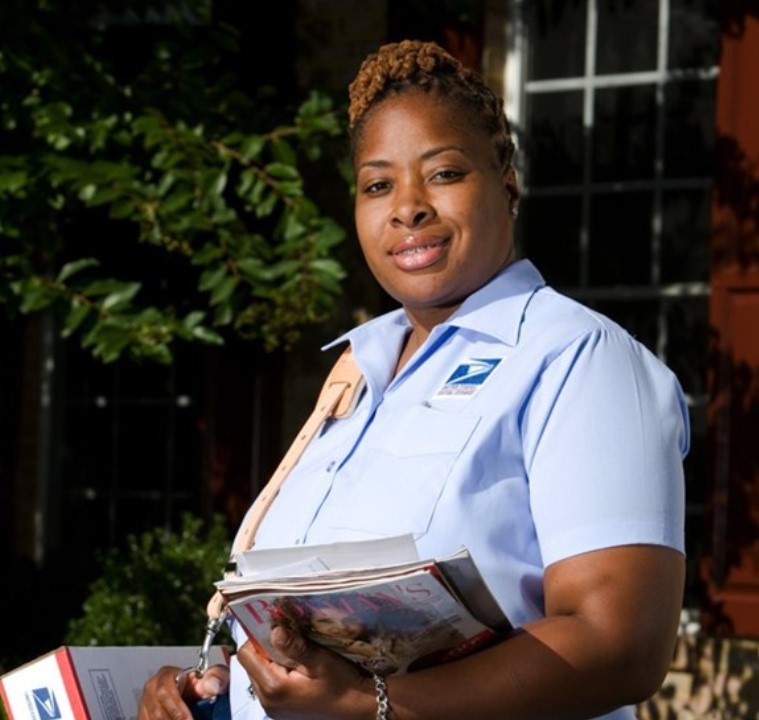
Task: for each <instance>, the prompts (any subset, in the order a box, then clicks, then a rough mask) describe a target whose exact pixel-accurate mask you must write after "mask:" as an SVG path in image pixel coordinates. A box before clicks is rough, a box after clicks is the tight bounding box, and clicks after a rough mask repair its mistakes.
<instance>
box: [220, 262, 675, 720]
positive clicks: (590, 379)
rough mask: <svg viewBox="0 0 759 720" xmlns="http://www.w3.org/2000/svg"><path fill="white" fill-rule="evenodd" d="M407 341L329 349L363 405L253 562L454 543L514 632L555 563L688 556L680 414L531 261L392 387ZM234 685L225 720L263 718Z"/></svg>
mask: <svg viewBox="0 0 759 720" xmlns="http://www.w3.org/2000/svg"><path fill="white" fill-rule="evenodd" d="M409 328H410V325H409V322H408V319H407V317H406V315H405V313H404V311H403V310H397V311H394V312H391V313H388V314H386V315H383V316H381V317H379V318H376V319H374V320H372V321H370V322H367V323H365V324H364V325H361V326H359V327H357V328H355V329H354V330H352V331H351V332H349V333H347V334H346V335H345V336H344V337H342V338H340V339H338V340H337V341H335V343H333V344H332V345H335V344H338V343H340V342H341V341H345V340H348V341H350V343H351V345H352V346H353V352H354V356H355V359H356V362H357V363H358V365H359V367H360V368H361V370H362V371H363V373H364V376H365V377H366V380H367V388H366V391H365V393H364V395H363V397H362V399H361V401H360V403H359V405H358V407H357V409H356V411H355V412H354V413H353V414H352V415H351V416H350V417H349V418H347V419H344V420H340V421H336V422H332V423H331V424H329V425H328V426H327V427H325V428H324V430H323V432H322V433H321V435H320V436H319V437H318V438H317V439H315V440H314V441H313V442H312V443H311V445H310V446H309V447H308V449H307V450H306V452H305V453H304V455H303V457H302V458H301V460H300V462H299V463H298V465H297V466H296V467H295V468H294V469H293V470H292V472H291V475H290V477H288V479H287V481H286V482H285V484H284V486H283V488H282V491H281V492H280V495H279V497H278V498H277V500H276V501H275V503H274V505H273V506H272V508H271V510H270V511H269V512H268V514H267V515H266V518H265V519H264V521H263V524H262V525H261V528H260V530H259V531H258V535H257V539H256V546H257V547H259V548H262V547H276V546H289V545H293V544H305V543H308V544H313V543H325V542H333V541H340V540H366V539H370V538H380V537H385V536H391V535H398V534H402V533H408V532H411V533H413V535H414V537H415V538H416V542H417V546H418V548H419V553H420V555H421V556H422V557H432V556H440V555H446V554H448V553H452V552H454V551H455V550H457V549H458V548H459V547H461V546H462V545H465V546H466V547H468V548H469V550H470V551H471V553H472V555H473V557H474V559H475V561H476V563H477V565H478V567H479V568H480V570H481V572H482V574H483V576H484V577H485V580H486V581H487V583H488V585H489V586H490V588H491V590H492V591H493V594H494V595H495V597H496V598H497V599H498V601H499V602H500V603H501V605H502V607H503V609H504V611H505V613H506V615H507V616H508V617H509V618H510V620H511V622H512V623H513V625H515V626H519V625H522V624H523V623H526V622H528V621H530V620H534V619H536V618H539V617H541V616H542V614H543V572H544V568H545V567H546V566H547V565H550V564H551V563H554V562H557V561H559V560H562V559H563V558H567V557H570V556H572V555H576V554H578V553H583V552H587V551H590V550H596V549H599V548H606V547H611V546H617V545H628V544H635V543H649V544H656V545H665V546H669V547H672V548H675V549H677V550H679V551H681V552H682V551H684V529H683V526H684V484H683V467H682V459H683V456H684V455H685V453H686V452H687V448H688V442H689V426H688V412H687V408H686V404H685V401H684V398H683V395H682V392H681V389H680V386H679V384H678V382H677V380H676V378H675V377H674V375H673V374H672V372H671V371H670V370H669V369H668V368H667V367H666V366H665V365H663V364H662V363H661V362H660V361H659V360H658V359H657V358H656V357H655V356H654V355H653V354H651V353H650V352H649V351H648V350H647V349H646V348H645V347H644V346H643V345H641V344H640V343H638V342H637V341H636V340H634V339H633V338H632V337H631V336H630V335H629V334H628V333H627V332H626V331H624V330H623V329H622V328H620V327H619V326H618V325H616V324H615V323H614V322H612V321H611V320H609V319H608V318H605V317H603V316H601V315H599V314H598V313H595V312H593V311H591V310H589V309H588V308H586V307H584V306H582V305H580V304H578V303H576V302H574V301H573V300H570V299H568V298H566V297H564V296H562V295H560V294H558V293H557V292H555V291H554V290H552V289H551V288H549V287H547V286H546V285H545V283H544V281H543V279H542V277H541V276H540V274H539V273H538V271H537V270H536V269H535V267H534V266H533V265H532V264H531V263H530V262H529V261H526V260H522V261H519V262H516V263H514V264H512V265H510V266H509V267H507V268H506V269H505V270H504V271H502V272H501V273H500V274H499V275H498V276H497V277H495V278H494V279H493V280H491V281H490V282H489V283H488V284H487V285H485V286H484V287H482V288H481V289H480V290H478V291H477V292H476V293H474V294H472V295H471V296H470V297H469V298H468V299H467V300H466V301H465V302H464V303H463V304H462V305H461V307H460V308H459V309H458V310H457V311H456V312H455V313H454V314H453V315H452V316H451V317H450V318H449V319H448V320H446V321H445V322H444V323H442V324H440V325H438V326H437V327H435V328H434V329H433V331H432V332H431V333H430V335H429V337H428V339H427V340H426V342H425V343H424V345H423V346H422V347H421V348H419V350H418V351H417V352H416V354H415V355H414V357H413V358H412V359H411V360H410V361H409V362H408V364H407V365H406V366H405V367H404V368H403V370H402V371H401V373H400V374H399V375H398V376H397V377H395V378H394V377H393V373H394V368H395V365H396V362H397V359H398V355H399V353H400V349H401V345H402V342H403V338H404V336H405V335H406V333H407V332H408V330H409ZM237 637H238V639H239V640H240V641H243V640H244V638H243V637H242V636H240V635H239V629H238V630H237ZM235 664H236V663H235ZM493 672H494V673H496V672H498V670H497V668H494V670H493ZM247 685H248V681H247V677H246V676H245V674H244V672H242V671H241V669H240V668H239V667H233V693H232V706H233V713H235V716H236V717H239V718H245V720H254V719H255V720H258V718H263V717H265V715H264V713H263V710H262V709H261V708H260V706H259V705H258V704H257V703H255V702H253V701H250V699H249V698H248V697H247V694H246V692H245V689H246V688H247ZM391 701H392V698H391ZM606 717H608V718H614V719H615V720H619V719H621V718H632V717H633V713H632V711H631V710H630V709H629V708H627V709H622V710H619V711H617V712H615V713H612V714H610V715H608V716H606Z"/></svg>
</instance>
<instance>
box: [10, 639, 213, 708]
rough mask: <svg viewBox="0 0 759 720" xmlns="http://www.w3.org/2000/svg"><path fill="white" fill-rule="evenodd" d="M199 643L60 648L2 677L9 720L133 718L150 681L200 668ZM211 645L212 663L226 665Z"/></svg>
mask: <svg viewBox="0 0 759 720" xmlns="http://www.w3.org/2000/svg"><path fill="white" fill-rule="evenodd" d="M198 649H199V648H198V647H190V646H181V647H170V646H169V647H167V646H156V647H71V646H66V647H60V648H58V649H57V650H53V651H51V652H49V653H47V654H46V655H42V656H41V657H39V658H37V659H36V660H32V661H31V662H28V663H26V664H25V665H22V666H21V667H19V668H16V669H15V670H11V671H10V672H8V673H6V674H5V675H3V676H2V677H0V695H1V696H2V699H3V703H4V704H5V708H6V710H7V712H8V718H9V720H134V719H135V718H136V717H137V704H138V702H139V700H140V695H141V694H142V688H143V686H144V684H145V682H146V680H147V679H148V678H149V677H151V676H152V675H153V674H155V672H156V671H157V670H158V669H159V668H160V667H162V666H163V665H176V666H178V667H182V668H184V667H190V666H193V667H194V666H195V664H196V663H197V661H198ZM227 660H228V657H227V655H226V651H225V650H224V649H223V648H222V647H221V646H214V647H213V648H212V652H211V657H210V662H211V664H224V665H226V664H227Z"/></svg>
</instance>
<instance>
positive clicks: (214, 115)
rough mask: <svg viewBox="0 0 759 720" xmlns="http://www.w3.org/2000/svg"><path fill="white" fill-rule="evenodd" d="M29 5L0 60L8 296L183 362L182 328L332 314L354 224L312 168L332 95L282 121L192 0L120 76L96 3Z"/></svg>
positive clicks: (213, 334) (187, 332)
mask: <svg viewBox="0 0 759 720" xmlns="http://www.w3.org/2000/svg"><path fill="white" fill-rule="evenodd" d="M32 6H38V7H36V8H35V7H28V6H27V5H25V4H22V3H17V16H20V17H16V38H15V42H14V43H13V44H12V45H9V46H8V49H7V50H6V49H5V48H4V49H3V53H2V57H0V82H2V84H3V87H4V88H10V89H11V91H10V92H7V93H4V94H3V97H2V99H0V140H2V141H3V142H2V144H0V148H2V150H0V303H5V306H6V310H7V311H8V312H11V313H13V312H21V313H33V312H39V311H42V310H49V311H51V312H54V313H56V316H57V317H58V318H59V322H60V329H61V333H62V335H63V336H64V337H72V338H77V339H78V341H79V342H80V343H81V345H82V346H83V347H85V348H88V349H89V350H90V351H91V352H92V353H93V355H95V356H96V357H98V358H100V359H102V360H103V361H106V362H110V361H113V360H116V359H118V358H119V357H122V356H123V355H129V356H132V357H137V358H150V359H153V360H157V361H160V362H170V361H171V357H172V354H171V351H172V346H173V343H175V342H176V341H177V340H182V341H187V342H201V343H220V342H223V340H224V338H225V337H226V336H228V335H229V334H239V335H242V336H243V337H245V338H250V339H253V340H257V341H260V342H262V343H263V344H264V346H265V347H266V348H268V349H274V348H276V347H281V346H285V347H286V346H288V345H289V344H291V343H292V342H293V341H294V340H295V339H296V338H297V336H298V334H299V332H300V331H301V329H302V328H303V327H304V326H306V325H308V324H311V323H316V322H320V321H322V320H324V319H325V318H326V317H328V315H329V312H330V310H331V309H332V307H333V304H334V301H335V298H336V296H337V295H338V294H339V292H340V288H341V280H342V279H343V277H344V271H343V268H342V266H341V265H340V264H339V262H338V261H337V260H336V259H335V257H334V255H335V248H336V246H337V245H338V244H339V243H340V242H341V241H342V240H343V238H344V237H345V231H344V230H343V229H342V227H340V225H339V224H338V223H336V222H335V221H334V220H333V219H331V218H329V217H327V216H325V215H324V214H323V213H322V212H321V211H320V209H319V208H318V206H317V204H316V203H315V202H314V200H313V199H312V197H311V196H310V190H309V188H308V185H307V182H306V181H305V179H304V174H303V168H304V167H312V166H313V165H314V163H318V162H325V157H324V148H325V147H327V146H329V139H330V138H333V137H335V136H337V135H339V134H341V133H342V127H341V123H340V121H339V120H338V117H337V114H336V113H335V110H334V107H333V104H332V102H331V100H330V99H329V98H328V97H326V96H324V95H321V94H319V93H313V94H312V95H311V96H310V97H308V98H307V99H306V100H305V101H304V102H303V103H302V104H301V105H300V106H299V107H297V108H295V109H294V110H292V111H291V112H290V113H289V119H288V117H287V116H286V115H285V113H282V112H280V113H279V116H281V121H278V122H276V123H272V122H271V117H272V116H273V115H274V114H276V113H274V112H273V110H274V109H273V108H271V107H266V106H264V105H262V104H261V103H260V102H259V98H256V97H254V96H252V95H251V94H250V93H249V92H246V91H245V90H243V83H242V82H241V79H240V77H238V76H237V75H236V74H235V72H233V71H232V70H231V68H233V67H235V63H234V62H231V61H230V59H238V60H239V58H238V49H237V47H236V38H235V35H234V33H233V32H232V31H231V30H230V29H229V28H226V27H221V26H215V25H213V23H212V22H211V20H210V18H209V17H208V16H204V15H203V14H198V13H197V12H193V13H189V14H188V13H187V12H184V13H182V12H178V11H177V12H176V13H174V14H171V13H169V14H168V15H167V14H165V13H164V14H162V15H161V17H162V22H163V23H164V24H163V25H162V28H163V30H162V34H161V37H160V41H158V42H156V43H155V45H154V47H152V48H151V49H150V50H149V51H145V50H144V51H143V53H142V56H143V59H142V60H141V63H135V66H134V67H132V68H130V71H129V72H126V73H125V72H124V71H123V70H122V69H120V68H119V66H118V62H116V60H117V57H116V56H115V55H114V54H113V53H112V52H110V50H109V33H108V23H107V22H106V23H105V24H104V27H105V29H104V30H102V31H99V32H96V31H94V30H93V24H96V21H97V20H98V18H99V17H100V16H99V15H98V13H101V12H102V8H100V7H99V6H98V5H97V4H96V3H89V4H88V3H86V2H84V3H82V7H81V8H80V10H82V12H80V13H70V12H67V11H62V10H59V9H56V8H53V7H51V6H50V4H46V3H43V4H40V3H32ZM123 10H124V12H132V11H131V10H127V9H125V8H124V9H123ZM87 11H89V12H90V16H87ZM154 11H155V12H158V10H157V6H156V7H155V8H153V7H152V6H151V4H150V3H144V7H143V5H142V4H141V5H140V6H139V12H141V13H143V14H144V16H145V17H148V16H150V13H151V12H154ZM134 12H136V10H135V11H134ZM72 23H73V24H74V25H73V26H72ZM77 23H78V25H77ZM138 37H139V33H138V32H135V33H134V38H135V39H136V38H138ZM210 77H212V78H213V82H209V78H210ZM338 160H339V158H337V157H335V156H334V155H333V156H332V157H331V159H329V160H328V161H329V162H337V161H338ZM346 190H347V187H346ZM115 238H118V240H116V239H115ZM130 246H131V247H132V248H134V250H133V251H130V249H129V248H130ZM148 248H152V250H148ZM137 255H139V257H140V258H142V257H145V258H148V262H146V263H142V264H140V263H138V266H137V267H134V260H133V258H134V257H136V256H137Z"/></svg>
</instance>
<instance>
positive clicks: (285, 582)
mask: <svg viewBox="0 0 759 720" xmlns="http://www.w3.org/2000/svg"><path fill="white" fill-rule="evenodd" d="M259 554H260V557H256V556H257V555H259ZM362 561H363V562H362ZM237 564H238V572H240V573H242V574H240V575H239V576H237V577H235V578H232V579H229V580H223V581H220V582H218V583H217V584H216V585H217V588H218V589H219V592H220V593H221V594H222V596H223V597H224V599H225V602H226V604H227V607H228V609H229V611H230V612H231V613H232V615H233V616H234V617H235V618H236V619H237V620H238V621H239V622H240V624H241V625H242V627H243V628H244V629H245V632H246V634H247V635H248V637H249V638H250V639H251V641H253V642H254V643H256V645H257V646H258V647H259V648H260V649H261V650H262V651H263V652H264V653H266V654H267V655H268V656H269V657H271V658H272V659H274V660H277V661H278V662H281V663H284V664H286V662H287V661H286V659H285V658H282V657H279V656H278V655H277V653H276V651H275V649H274V648H273V647H272V645H271V642H270V639H269V638H270V633H271V630H272V628H273V627H275V626H277V625H282V626H285V627H287V628H290V629H292V630H295V631H297V632H300V633H302V634H303V635H305V636H306V637H308V638H309V639H310V640H312V641H313V642H315V643H318V644H320V645H322V646H324V647H326V648H329V649H330V650H333V651H335V652H337V653H339V654H341V655H342V656H343V657H345V658H347V659H349V660H352V661H354V662H356V663H358V664H360V665H361V666H362V667H363V668H365V669H366V670H368V671H370V672H376V673H378V674H381V675H391V674H395V673H401V672H411V671H413V670H418V669H421V668H424V667H429V666H430V665H435V664H438V663H442V662H447V661H449V660H453V659H456V658H459V657H462V656H464V655H467V654H469V653H471V652H474V651H476V650H478V649H481V648H483V647H485V646H487V645H490V644H492V643H493V642H496V641H497V640H498V639H499V638H501V637H503V634H504V633H505V632H507V631H508V630H509V629H510V628H511V625H510V623H509V622H508V620H507V618H506V617H505V615H504V613H503V611H502V610H501V608H500V607H499V605H498V603H497V602H496V601H495V599H494V598H493V596H492V594H491V593H490V590H489V589H488V588H487V586H486V584H485V582H484V580H483V579H482V576H481V575H480V573H479V571H478V569H477V567H476V565H475V563H474V561H473V559H472V557H471V555H470V554H469V552H468V550H467V549H466V548H462V549H460V550H459V551H458V552H456V553H454V554H453V555H451V556H449V557H446V558H442V559H428V560H419V559H418V555H417V554H416V550H415V546H414V545H413V538H411V537H410V536H408V537H406V536H402V537H399V538H388V539H386V540H378V541H360V542H354V543H336V544H332V545H322V546H311V547H297V548H287V549H275V550H261V551H256V550H253V551H249V552H247V553H243V554H242V555H241V557H240V558H238V563H237ZM278 568H279V569H280V570H282V572H277V569H278Z"/></svg>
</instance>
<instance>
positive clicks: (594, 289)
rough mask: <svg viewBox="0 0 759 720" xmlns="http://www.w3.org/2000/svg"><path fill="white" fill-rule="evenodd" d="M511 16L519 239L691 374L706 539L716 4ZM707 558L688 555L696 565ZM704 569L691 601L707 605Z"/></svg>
mask: <svg viewBox="0 0 759 720" xmlns="http://www.w3.org/2000/svg"><path fill="white" fill-rule="evenodd" d="M509 12H510V17H509V19H508V22H507V25H508V28H509V34H510V37H509V38H508V41H507V45H508V54H507V60H506V77H505V81H504V82H505V86H506V93H505V95H506V99H507V113H508V115H509V117H510V118H511V120H512V122H513V125H514V130H515V135H516V139H517V145H518V148H519V152H518V160H517V162H518V166H519V167H518V169H519V171H520V173H521V176H522V184H523V193H524V202H523V205H522V211H523V212H522V215H521V217H520V220H519V222H518V223H517V242H518V244H519V246H520V249H521V252H522V254H523V255H524V256H526V257H529V258H530V259H531V260H533V261H534V262H535V263H536V265H537V266H538V267H539V268H540V270H541V271H542V272H543V274H544V276H545V277H546V279H547V281H548V282H549V283H550V284H552V285H554V286H555V287H557V288H559V289H561V290H562V291H564V292H565V293H567V294H568V295H571V296H573V297H576V298H577V299H579V300H580V301H582V302H584V303H586V304H588V305H590V306H592V307H595V308H597V309H598V310H599V311H601V312H603V313H605V314H607V315H609V316H610V317H612V318H614V319H615V320H617V321H618V322H620V323H621V324H622V325H624V326H625V327H626V328H627V329H628V330H630V331H631V332H632V333H633V334H634V335H635V336H637V337H638V339H640V340H641V341H642V342H643V343H645V344H646V345H647V346H648V347H649V348H650V349H652V350H653V351H654V352H655V353H656V354H657V355H658V356H659V357H660V358H662V359H663V360H664V361H665V362H666V363H667V364H668V365H669V366H670V367H671V368H672V369H673V370H674V371H675V372H676V373H677V375H678V377H679V378H680V381H681V382H682V384H683V387H684V389H685V392H686V394H687V398H688V403H689V406H690V411H691V419H692V427H693V442H692V450H691V453H690V455H689V458H688V460H687V466H686V471H687V474H688V476H687V483H688V508H687V512H688V523H689V526H690V527H691V528H692V529H693V530H694V531H693V532H689V533H688V537H689V542H692V543H697V542H698V539H699V536H700V534H701V532H700V522H701V518H702V514H703V502H704V493H705V484H706V478H705V470H704V468H705V462H704V446H705V439H706V438H705V434H706V431H705V426H706V405H707V396H706V387H705V381H706V352H707V340H708V331H709V328H708V303H709V283H708V279H709V237H710V207H711V199H710V190H711V185H712V182H713V169H712V161H713V158H712V153H713V149H714V91H715V80H716V77H717V67H716V62H717V49H718V47H717V44H718V40H719V33H718V23H717V8H716V3H715V2H707V1H705V0H702V1H697V0H567V1H566V2H560V3H556V2H550V0H532V1H531V2H524V1H519V0H513V1H512V2H511V3H510V5H509ZM697 555H698V553H697V549H695V548H693V547H691V548H689V558H691V562H692V563H693V562H695V561H697ZM689 570H690V579H689V588H688V591H689V593H690V595H689V597H686V603H687V602H695V601H696V600H695V592H696V591H695V588H694V587H693V585H694V581H695V575H696V569H695V566H693V565H692V566H691V567H690V568H689Z"/></svg>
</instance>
